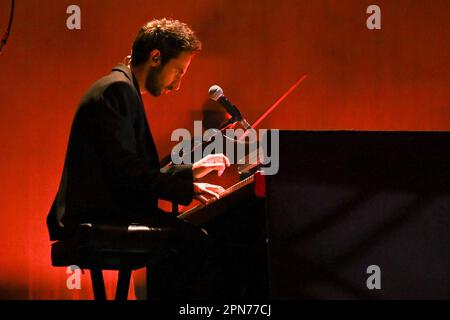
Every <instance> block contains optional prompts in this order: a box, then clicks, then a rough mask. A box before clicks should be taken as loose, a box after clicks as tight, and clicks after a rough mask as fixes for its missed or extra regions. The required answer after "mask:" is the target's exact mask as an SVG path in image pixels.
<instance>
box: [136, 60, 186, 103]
mask: <svg viewBox="0 0 450 320" xmlns="http://www.w3.org/2000/svg"><path fill="white" fill-rule="evenodd" d="M191 59H192V53H190V52H181V53H180V54H179V55H178V57H177V58H174V59H171V60H169V61H168V62H167V63H166V64H165V65H164V66H162V65H161V64H160V65H159V66H150V69H149V71H148V74H147V78H146V79H145V89H146V90H147V91H148V92H149V93H150V94H151V95H152V96H155V97H159V96H160V95H162V94H167V93H169V92H170V91H172V90H178V89H180V85H181V79H182V78H183V76H184V75H185V74H186V72H187V70H188V68H189V65H190V64H191Z"/></svg>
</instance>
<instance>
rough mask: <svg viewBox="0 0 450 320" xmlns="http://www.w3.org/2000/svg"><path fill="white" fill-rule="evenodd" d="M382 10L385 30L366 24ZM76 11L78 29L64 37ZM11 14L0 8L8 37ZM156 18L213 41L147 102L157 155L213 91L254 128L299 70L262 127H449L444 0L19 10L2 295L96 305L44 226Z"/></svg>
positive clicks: (0, 259)
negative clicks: (67, 169)
mask: <svg viewBox="0 0 450 320" xmlns="http://www.w3.org/2000/svg"><path fill="white" fill-rule="evenodd" d="M372 4H376V5H378V6H379V7H380V9H381V30H369V29H368V28H367V26H366V20H367V18H368V17H369V14H367V13H366V10H367V8H368V7H369V6H370V5H372ZM70 5H78V6H79V8H80V9H81V29H79V30H76V29H75V30H69V29H68V28H67V27H66V19H67V18H68V16H69V14H67V13H66V10H67V8H68V7H69V6H70ZM8 14H9V1H7V0H1V1H0V28H1V29H2V32H3V30H4V29H5V28H6V24H7V20H8ZM154 17H171V18H177V19H179V20H182V21H184V22H187V23H188V24H190V25H191V26H192V28H193V29H194V30H195V31H196V32H197V34H198V36H199V37H200V38H201V40H202V41H203V44H204V50H203V52H202V53H201V54H200V55H199V56H197V57H196V58H195V60H194V61H193V63H192V65H191V68H190V71H189V72H188V74H187V75H186V77H185V79H184V82H183V84H182V88H181V90H180V91H179V92H178V93H176V94H173V95H170V96H166V97H161V98H158V99H154V98H151V97H146V98H145V99H146V100H145V103H146V109H147V115H148V118H149V122H150V125H151V127H152V130H153V134H154V136H155V139H156V141H157V144H158V148H159V150H160V153H161V155H166V154H168V152H169V151H170V148H171V146H172V145H173V143H171V142H170V134H171V132H172V130H173V129H175V128H180V127H186V128H191V127H192V122H193V120H194V119H201V110H202V108H203V106H204V105H205V103H207V100H208V97H207V91H208V88H209V87H210V86H211V85H213V84H218V85H220V86H222V88H223V89H224V91H225V94H226V95H227V96H229V97H230V98H231V99H232V100H233V102H235V103H236V104H237V105H238V106H239V107H240V108H241V110H242V112H243V113H244V114H245V116H246V117H247V119H248V120H249V121H250V122H252V121H254V120H256V119H257V117H258V116H259V115H260V114H261V113H262V112H263V111H264V110H265V109H266V108H267V107H269V106H270V105H271V104H272V103H273V102H275V101H276V100H277V98H278V97H279V96H280V95H281V94H282V93H283V92H284V91H286V90H287V89H288V88H289V87H290V86H291V85H292V84H293V83H294V82H295V81H296V80H297V79H298V78H299V77H300V76H301V75H303V74H307V75H308V78H307V80H306V81H305V82H304V83H303V84H302V85H301V86H300V87H299V88H298V89H296V90H295V91H294V92H293V93H292V94H291V95H290V96H289V97H288V98H287V99H286V100H285V101H284V102H283V104H282V105H280V107H279V108H278V109H277V110H276V111H275V112H273V113H272V114H271V115H270V116H269V117H268V118H267V119H266V120H265V121H264V122H262V123H261V126H260V127H262V128H280V129H295V130H450V111H449V110H450V109H449V108H450V90H449V84H450V32H449V30H450V2H449V1H448V0H433V1H425V0H417V1H413V0H395V1H392V0H377V1H372V0H363V1H361V0H345V1H338V0H319V1H316V0H314V1H312V0H304V1H303V0H281V1H279V0H252V1H250V0H216V1H210V0H190V1H149V0H130V1H126V2H124V1H119V0H107V1H87V0H71V1H61V0H27V1H17V3H16V14H15V17H14V25H13V29H12V34H11V37H10V39H9V42H8V45H7V47H6V48H5V49H4V52H3V53H2V55H1V56H0V70H1V76H0V104H1V109H0V112H1V116H0V123H1V126H0V144H1V154H0V178H1V185H2V189H1V190H2V192H1V196H0V225H1V232H0V243H1V245H2V249H1V254H0V266H1V268H0V298H3V299H80V298H82V299H90V298H92V291H91V287H90V279H89V275H88V273H87V274H85V275H84V276H82V283H81V285H82V288H81V290H76V289H75V290H69V289H68V288H67V286H66V280H67V278H68V276H69V275H68V274H66V270H65V269H64V268H53V267H51V265H50V242H49V239H48V234H47V229H46V225H45V218H46V215H47V212H48V210H49V208H50V206H51V203H52V201H53V198H54V196H55V193H56V191H57V187H58V184H59V179H60V175H61V171H62V166H63V161H64V155H65V151H66V146H67V140H68V134H69V129H70V125H71V121H72V117H73V115H74V112H75V110H76V106H77V104H78V101H79V99H80V97H81V96H82V94H83V93H84V91H85V90H86V89H87V88H88V87H89V86H90V85H91V83H92V82H93V81H95V80H96V79H97V78H98V77H100V76H103V75H104V74H106V73H108V72H109V71H110V69H111V68H112V67H113V66H114V65H115V64H116V63H117V62H119V61H121V60H122V58H123V57H124V56H126V55H127V54H128V53H129V52H130V47H131V43H132V41H133V39H134V36H135V35H136V33H137V30H138V28H139V27H140V26H141V25H142V24H143V23H145V22H146V21H148V20H150V19H151V18H154ZM217 107H218V108H220V107H219V106H217ZM110 278H111V276H110ZM110 280H111V279H110ZM139 281H140V280H136V282H138V283H139ZM109 284H110V288H109V291H110V294H111V292H112V290H113V289H114V288H113V286H114V285H115V284H114V283H112V282H111V281H109ZM131 296H132V295H130V297H131Z"/></svg>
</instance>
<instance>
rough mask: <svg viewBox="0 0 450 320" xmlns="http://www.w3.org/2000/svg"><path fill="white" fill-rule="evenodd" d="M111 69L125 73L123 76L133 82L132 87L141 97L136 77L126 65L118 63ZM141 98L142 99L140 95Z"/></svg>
mask: <svg viewBox="0 0 450 320" xmlns="http://www.w3.org/2000/svg"><path fill="white" fill-rule="evenodd" d="M112 71H119V72H122V73H123V74H125V76H126V77H127V78H128V80H130V81H131V82H132V83H133V85H134V87H135V88H136V91H137V92H138V94H139V96H140V97H141V90H140V89H139V84H138V82H137V79H136V77H135V76H134V74H133V72H132V71H131V69H130V68H129V67H128V66H126V65H125V64H123V63H119V64H118V65H116V66H115V67H114V68H113V69H112ZM141 99H142V97H141Z"/></svg>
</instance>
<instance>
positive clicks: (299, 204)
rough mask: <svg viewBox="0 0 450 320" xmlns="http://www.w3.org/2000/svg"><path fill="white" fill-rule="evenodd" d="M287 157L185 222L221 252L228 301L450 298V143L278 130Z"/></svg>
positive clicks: (438, 135)
mask: <svg viewBox="0 0 450 320" xmlns="http://www.w3.org/2000/svg"><path fill="white" fill-rule="evenodd" d="M279 151H280V154H279V156H280V170H279V172H278V173H277V174H276V175H272V176H261V175H260V174H259V173H255V174H253V175H250V176H249V177H247V178H246V179H243V180H242V181H240V182H238V183H237V184H235V185H234V186H232V187H231V188H229V189H227V190H226V192H225V193H224V194H223V195H222V198H221V199H219V200H216V201H211V202H210V203H208V204H207V205H200V206H197V207H194V208H192V209H190V210H188V211H185V212H183V213H181V214H180V216H179V218H181V219H185V220H187V221H190V222H192V223H195V224H198V225H202V226H205V229H206V230H207V231H208V232H210V233H211V234H212V235H214V236H217V238H218V239H220V242H221V243H223V247H222V250H223V253H224V259H225V263H227V268H229V270H230V275H229V279H228V280H229V281H230V289H229V290H230V294H231V296H233V297H267V298H283V299H286V298H287V299H302V298H306V299H430V298H433V299H449V298H450V273H449V272H448V270H450V251H449V250H448V246H449V245H450V170H449V168H450V167H449V164H450V154H449V153H450V132H357V131H320V132H307V131H281V132H280V146H279ZM373 266H376V267H378V269H379V271H380V275H379V276H380V278H379V280H380V283H381V289H377V288H373V287H371V286H369V285H368V283H369V281H370V280H368V279H369V278H370V277H371V276H372V274H371V273H370V272H369V270H373V269H371V267H373Z"/></svg>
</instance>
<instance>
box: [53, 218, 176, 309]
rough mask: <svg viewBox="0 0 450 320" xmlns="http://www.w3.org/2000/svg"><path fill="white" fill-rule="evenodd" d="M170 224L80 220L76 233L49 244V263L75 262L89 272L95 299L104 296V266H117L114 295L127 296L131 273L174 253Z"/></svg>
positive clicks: (58, 265) (63, 264) (117, 297)
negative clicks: (91, 222)
mask: <svg viewBox="0 0 450 320" xmlns="http://www.w3.org/2000/svg"><path fill="white" fill-rule="evenodd" d="M173 232H174V229H172V228H167V227H164V228H161V227H157V228H155V227H148V226H145V225H133V224H131V225H92V224H90V223H87V224H82V225H80V226H79V229H78V230H77V232H76V235H75V236H74V237H72V238H70V239H67V240H60V241H57V242H54V243H53V244H52V249H51V256H52V266H54V267H67V266H71V265H76V266H78V267H79V268H80V269H88V270H89V271H90V274H91V280H92V288H93V291H94V298H95V300H106V291H105V283H104V281H103V272H102V271H103V270H118V271H119V275H118V280H117V288H116V294H115V299H116V300H127V297H128V291H129V287H130V279H131V273H132V271H133V270H137V269H140V268H143V267H148V266H149V264H154V263H157V262H158V261H161V260H162V259H164V258H166V257H168V256H169V255H171V254H173V253H175V251H174V249H172V246H171V245H170V239H172V237H171V235H172V233H173Z"/></svg>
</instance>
